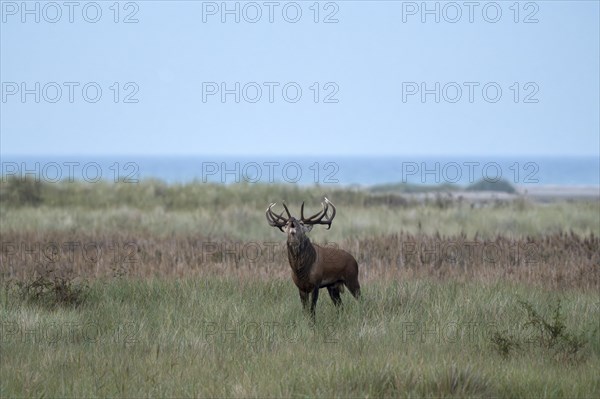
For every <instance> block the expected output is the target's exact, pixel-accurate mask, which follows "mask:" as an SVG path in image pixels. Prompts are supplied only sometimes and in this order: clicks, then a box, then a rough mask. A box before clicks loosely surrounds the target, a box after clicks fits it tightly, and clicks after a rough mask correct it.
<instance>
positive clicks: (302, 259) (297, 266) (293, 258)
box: [287, 236, 316, 278]
mask: <svg viewBox="0 0 600 399" xmlns="http://www.w3.org/2000/svg"><path fill="white" fill-rule="evenodd" d="M287 252H288V259H289V261H290V266H291V268H292V270H293V272H294V273H296V275H297V276H298V277H300V278H303V277H305V276H307V275H308V272H309V271H310V269H311V267H312V265H313V264H314V262H315V259H316V250H315V248H314V247H313V245H312V243H311V242H310V239H309V238H308V237H306V236H304V237H303V238H302V239H300V240H297V241H289V240H288V242H287Z"/></svg>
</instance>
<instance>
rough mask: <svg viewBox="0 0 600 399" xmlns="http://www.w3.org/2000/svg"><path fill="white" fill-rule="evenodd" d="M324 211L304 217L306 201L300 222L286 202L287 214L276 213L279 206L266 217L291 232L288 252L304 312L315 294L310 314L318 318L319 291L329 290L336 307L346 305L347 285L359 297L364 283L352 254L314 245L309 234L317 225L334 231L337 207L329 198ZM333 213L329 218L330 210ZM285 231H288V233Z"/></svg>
mask: <svg viewBox="0 0 600 399" xmlns="http://www.w3.org/2000/svg"><path fill="white" fill-rule="evenodd" d="M321 205H322V207H323V209H322V210H321V211H320V212H318V213H316V214H315V215H313V216H311V217H309V218H305V217H304V202H302V206H301V208H300V220H298V219H296V218H295V217H293V216H292V215H291V214H290V211H289V210H288V208H287V206H286V205H285V202H284V203H283V208H284V209H285V212H286V213H287V218H286V217H283V212H281V214H279V215H277V214H276V213H273V210H272V209H273V207H274V206H275V203H272V204H271V205H269V207H268V208H267V212H266V216H267V221H268V222H269V225H271V226H273V227H277V228H278V229H279V230H281V231H282V232H284V233H287V253H288V260H289V261H290V267H291V268H292V279H293V280H294V283H295V284H296V286H297V287H298V290H299V291H300V299H301V300H302V306H303V308H304V310H307V307H308V296H309V294H310V293H312V301H311V306H310V314H311V316H312V318H313V319H314V318H315V307H316V306H317V299H318V298H319V289H320V288H327V291H329V296H330V297H331V300H332V301H333V303H334V304H335V305H336V306H340V305H341V304H342V298H341V297H340V293H341V292H343V290H344V287H343V285H346V287H348V289H349V290H350V292H351V293H352V295H353V296H354V297H355V298H357V299H358V298H359V297H360V284H359V283H358V263H356V259H354V257H353V256H352V255H350V254H349V253H348V252H346V251H343V250H341V249H336V248H325V247H321V246H319V245H316V244H313V243H311V242H310V239H309V238H308V237H307V236H306V233H308V232H309V231H311V230H312V227H313V225H315V224H324V225H327V230H329V229H330V228H331V222H332V221H333V218H334V217H335V212H336V209H335V206H334V205H333V204H332V203H331V201H329V200H328V199H327V198H325V202H323V203H321ZM330 206H331V209H332V213H331V216H328V215H327V213H328V211H329V207H330ZM284 229H285V230H284Z"/></svg>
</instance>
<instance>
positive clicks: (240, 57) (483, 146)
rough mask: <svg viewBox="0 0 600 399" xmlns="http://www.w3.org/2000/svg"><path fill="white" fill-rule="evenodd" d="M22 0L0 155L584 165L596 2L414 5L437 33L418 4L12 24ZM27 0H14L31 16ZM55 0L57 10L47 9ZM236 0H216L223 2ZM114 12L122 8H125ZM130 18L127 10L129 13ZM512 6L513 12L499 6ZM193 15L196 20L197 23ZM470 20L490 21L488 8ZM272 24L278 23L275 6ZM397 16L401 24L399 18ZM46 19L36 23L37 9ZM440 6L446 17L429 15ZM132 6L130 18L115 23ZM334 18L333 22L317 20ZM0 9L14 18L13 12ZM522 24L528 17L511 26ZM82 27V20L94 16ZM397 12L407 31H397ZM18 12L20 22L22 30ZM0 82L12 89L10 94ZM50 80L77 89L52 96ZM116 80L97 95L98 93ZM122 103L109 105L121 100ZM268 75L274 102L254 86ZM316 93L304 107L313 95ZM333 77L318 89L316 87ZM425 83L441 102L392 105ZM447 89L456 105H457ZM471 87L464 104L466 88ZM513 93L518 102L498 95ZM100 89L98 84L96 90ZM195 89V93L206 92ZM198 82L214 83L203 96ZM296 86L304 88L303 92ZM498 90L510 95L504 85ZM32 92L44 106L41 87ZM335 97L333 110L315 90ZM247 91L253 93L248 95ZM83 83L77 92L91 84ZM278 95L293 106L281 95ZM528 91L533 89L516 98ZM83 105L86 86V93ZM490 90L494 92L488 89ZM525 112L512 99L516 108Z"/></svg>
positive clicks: (107, 10) (410, 100)
mask: <svg viewBox="0 0 600 399" xmlns="http://www.w3.org/2000/svg"><path fill="white" fill-rule="evenodd" d="M21 3H22V2H21V1H18V2H6V1H2V20H1V21H0V22H1V24H0V33H1V38H0V44H1V50H0V55H1V61H0V67H1V71H0V75H1V79H0V80H1V81H2V82H3V92H2V97H3V98H2V102H0V106H1V120H0V128H1V132H2V134H1V138H0V144H1V148H0V152H1V153H2V154H26V155H35V154H45V155H71V154H80V155H100V154H143V155H151V154H157V155H162V154H164V155H177V154H229V155H236V154H245V155H253V154H261V155H271V154H277V155H297V154H314V155H317V154H321V155H323V154H324V155H350V154H363V155H367V154H370V155H377V154H388V155H401V154H414V155H434V156H435V155H473V154H482V155H492V156H493V155H560V154H568V155H594V154H596V155H597V154H598V153H599V151H600V150H599V148H600V143H599V136H600V127H599V123H600V122H599V120H600V116H599V112H600V111H599V109H600V101H599V96H600V94H599V92H600V85H599V73H600V72H599V71H600V66H599V62H600V61H599V60H600V53H599V48H600V43H599V37H600V33H599V22H598V21H599V18H600V12H599V6H598V2H597V1H579V2H577V1H569V2H566V1H564V2H562V1H537V2H520V3H518V5H519V10H520V12H519V15H518V20H519V22H517V23H515V22H514V18H515V9H514V6H513V4H514V3H515V2H514V1H508V2H497V3H494V4H499V5H500V9H501V12H502V15H501V17H500V20H499V21H498V22H497V23H491V22H487V21H486V20H485V19H484V18H483V15H482V13H483V8H484V6H485V5H487V4H489V3H490V2H477V3H478V6H477V7H475V9H474V20H473V22H472V23H470V22H469V15H468V13H469V9H468V8H467V7H466V6H464V5H463V4H464V2H462V1H460V2H457V3H454V4H459V5H460V6H461V12H462V17H461V19H460V20H459V21H458V22H456V23H450V22H447V21H445V19H444V17H446V19H452V18H454V17H455V15H456V9H455V8H453V6H446V2H437V3H436V2H428V3H427V4H428V7H431V8H433V7H436V4H438V7H439V9H440V13H441V14H440V22H439V23H436V22H435V21H434V20H433V18H434V17H435V16H434V15H425V17H426V18H427V20H426V22H425V23H422V22H421V14H420V10H417V13H416V14H415V15H412V12H414V11H415V9H414V7H413V6H415V5H416V6H417V7H419V8H421V4H422V2H421V1H419V2H399V1H398V2H394V1H379V2H367V1H350V2H349V1H337V2H330V3H327V2H321V3H320V5H319V7H320V13H319V16H318V18H319V21H320V22H319V23H314V21H313V19H314V18H315V14H314V8H312V9H311V7H314V6H313V4H314V1H308V2H297V4H299V5H300V8H301V10H302V16H301V18H300V20H299V22H297V23H289V22H286V21H285V20H284V18H283V16H282V9H283V6H284V5H285V4H288V3H290V2H278V3H279V5H278V6H277V7H275V8H274V22H273V23H269V21H268V18H269V16H268V12H269V8H268V7H267V6H265V5H264V2H263V1H258V2H257V3H255V4H258V5H259V6H260V7H261V11H262V13H263V15H262V18H261V19H260V20H259V21H258V22H257V23H248V22H246V21H244V16H246V17H247V18H254V15H255V12H256V8H253V7H254V6H246V8H244V6H245V4H246V2H238V4H239V7H240V10H241V12H242V13H243V10H244V9H245V10H246V11H247V13H246V14H245V15H244V14H241V15H240V19H241V20H240V23H235V22H234V21H233V18H234V16H232V15H228V16H227V15H226V17H227V18H228V20H227V21H226V23H221V19H220V18H221V16H220V14H219V12H217V14H216V15H209V12H210V11H212V10H213V8H211V7H212V6H213V5H214V4H216V6H217V7H221V3H222V2H220V1H219V2H217V3H210V2H194V1H180V2H175V1H137V2H129V3H127V2H121V3H120V6H121V10H120V14H119V16H118V18H119V20H120V22H119V23H114V21H113V18H114V17H115V15H114V10H113V9H111V7H112V5H113V4H114V1H108V2H103V1H100V2H97V3H98V4H99V5H100V8H101V10H102V16H101V18H100V20H99V22H97V23H89V22H86V21H85V20H84V19H83V17H82V8H83V5H85V4H88V3H87V2H80V6H78V7H77V8H75V9H74V15H73V17H74V22H73V23H69V15H68V14H69V9H68V8H67V7H65V6H61V12H62V17H61V19H60V20H59V21H58V22H57V23H49V22H46V21H45V20H44V17H46V18H47V19H53V18H55V15H56V9H53V8H51V7H49V8H46V9H45V11H44V9H43V7H44V5H45V2H38V4H39V7H40V22H39V23H36V22H34V20H33V18H35V15H28V14H26V15H22V12H21V11H22V10H20V9H17V10H15V6H16V7H18V8H20V7H21ZM35 4H36V2H28V6H29V7H31V8H33V7H35ZM58 4H60V5H62V4H63V2H62V1H60V2H58ZM235 4H236V2H228V6H229V7H232V8H233V7H235ZM125 7H127V9H125ZM136 7H137V8H136ZM511 7H512V8H511ZM203 8H204V10H205V11H206V13H205V15H204V17H205V19H206V22H203ZM486 10H487V14H486V15H487V18H488V19H490V18H494V17H495V11H496V10H495V8H494V7H492V6H488V8H487V9H486ZM287 11H288V13H287V16H288V17H289V18H294V15H295V8H294V6H293V5H289V6H288V9H287ZM403 11H404V15H403ZM44 12H46V14H44ZM444 12H445V14H444ZM130 13H135V15H134V18H136V19H137V20H138V22H137V23H130V24H126V23H123V22H122V20H123V19H124V18H125V16H126V15H128V14H130ZM330 13H334V18H336V19H337V20H338V22H337V23H329V24H326V23H323V22H322V20H323V19H324V18H325V16H326V15H328V14H330ZM13 14H14V15H13ZM528 15H531V18H534V19H537V20H538V22H537V23H523V19H525V18H526V17H527V16H528ZM87 16H88V17H89V18H94V16H95V10H94V8H93V7H89V8H88V9H87ZM403 16H404V19H405V20H406V22H403ZM22 17H25V18H26V22H25V23H23V22H21V18H22ZM11 82H14V83H16V84H17V85H16V86H15V85H13V84H12V83H11ZM22 82H25V84H26V85H27V87H28V88H34V87H35V86H34V84H35V82H40V96H41V98H40V102H39V103H36V102H35V101H34V94H29V95H27V96H26V97H25V102H24V103H23V102H22V99H21V97H20V94H21V93H20V92H18V93H16V94H14V95H11V94H10V92H11V91H14V90H15V88H17V89H18V90H19V91H20V90H21V87H20V85H21V83H22ZM48 82H57V83H58V84H59V85H61V86H62V97H61V99H60V100H59V101H58V102H57V103H50V102H48V101H47V100H46V99H45V98H44V93H43V91H44V90H43V87H44V85H46V84H47V83H48ZM64 82H77V83H79V86H76V87H75V88H74V90H75V91H74V93H75V96H74V102H73V103H70V102H69V98H68V97H69V96H68V88H67V86H65V85H64ZM88 82H96V83H97V84H98V85H99V86H100V87H101V89H102V97H101V98H100V100H99V101H98V102H96V103H88V102H86V101H85V100H84V99H83V97H82V95H81V88H82V87H83V85H84V84H86V83H88ZM114 82H118V83H119V85H118V86H119V87H120V93H119V94H120V98H119V102H118V103H115V102H114V98H113V95H114V91H115V90H114V86H112V85H113V83H114ZM128 82H134V83H135V85H137V87H138V88H139V91H138V92H137V93H136V94H135V95H134V96H133V98H134V99H137V100H139V101H138V102H137V103H123V97H124V95H125V94H127V93H130V92H132V91H133V90H134V87H135V86H134V85H130V86H127V87H125V84H126V83H128ZM203 82H216V83H217V84H220V83H221V82H225V83H226V85H227V86H228V87H234V84H235V82H240V84H241V87H243V86H244V85H245V84H246V83H248V82H257V83H258V84H259V85H260V86H261V87H262V90H263V93H262V94H263V95H262V98H261V99H260V100H259V101H258V102H257V103H251V102H249V101H246V100H244V98H243V93H240V94H241V95H242V98H241V99H240V102H239V103H236V102H235V101H234V95H228V96H227V97H226V102H225V103H222V102H221V99H220V97H219V95H214V96H207V101H206V102H203V98H202V97H203V96H202V93H203ZM264 82H277V83H278V84H279V86H276V87H275V91H274V94H275V97H274V102H273V103H270V102H269V99H268V86H267V85H265V84H264ZM289 82H295V83H297V84H298V85H299V86H300V87H301V89H302V96H301V97H300V99H299V101H298V102H296V103H288V102H286V101H285V99H284V98H283V96H282V94H281V88H282V87H283V85H285V84H286V83H289ZM314 82H319V86H320V89H319V94H320V98H319V102H318V103H315V102H314V98H313V95H314V92H315V90H314V86H312V85H313V83H314ZM329 82H331V83H333V84H330V85H329V86H325V85H326V84H327V83H329ZM403 82H415V83H417V85H420V84H421V83H422V82H424V83H425V84H426V85H427V87H429V88H434V87H435V83H436V82H439V83H440V95H441V98H440V102H439V103H436V102H435V101H434V95H433V94H430V95H428V96H427V97H426V98H425V100H426V101H425V103H423V102H421V99H420V96H419V94H417V95H413V96H407V97H406V102H403V98H402V97H403V86H404V89H405V92H404V94H405V96H406V95H407V93H406V90H407V89H410V88H414V87H415V86H413V85H412V84H410V83H409V84H406V83H404V84H403ZM449 82H456V83H457V84H458V85H459V86H461V87H462V91H463V93H462V97H461V99H460V100H459V101H458V102H456V103H451V102H449V101H447V100H445V99H444V96H443V95H444V94H446V97H447V98H448V99H450V98H451V97H455V95H456V91H455V88H456V86H455V85H454V84H451V85H449V86H446V89H447V91H446V92H445V93H444V92H443V89H442V88H443V87H444V85H445V84H447V83H449ZM465 82H476V83H474V84H478V86H474V90H475V91H474V99H473V102H472V103H471V102H469V98H468V97H469V93H468V84H467V85H465ZM489 82H495V84H497V85H498V86H499V87H500V88H501V89H502V97H501V98H500V99H499V101H498V102H496V103H491V102H488V101H486V99H485V98H484V97H483V96H482V92H481V89H482V87H483V86H484V85H485V84H486V83H489ZM514 82H518V86H519V99H518V102H517V103H515V101H514V95H515V89H516V86H513V84H514ZM111 86H112V87H113V89H111V88H110V87H111ZM205 86H206V85H205ZM210 87H213V86H210ZM311 87H313V89H311ZM511 87H512V88H511ZM46 88H47V91H46V93H45V94H46V98H48V99H50V98H52V97H54V96H55V91H54V90H55V88H54V87H53V86H52V85H49V86H47V87H46ZM336 88H337V89H338V91H337V93H336V94H335V95H334V96H333V98H334V99H337V100H338V102H337V103H324V102H323V97H324V96H325V95H326V94H328V93H331V92H333V91H334V90H336ZM247 89H248V91H247V92H246V95H247V97H248V98H250V97H254V96H255V91H254V90H255V88H254V87H253V86H251V85H250V86H247ZM90 90H92V89H90ZM290 90H291V91H289V92H288V93H289V94H290V96H293V95H294V91H293V89H290ZM535 91H537V92H536V93H535V94H532V93H533V92H535ZM90 93H91V94H90V96H91V95H93V92H92V91H90ZM488 94H489V95H490V96H493V95H494V88H493V86H491V88H490V89H489V91H488ZM528 94H532V96H531V97H530V98H531V99H534V100H538V102H537V103H526V102H524V100H525V97H526V96H527V95H528Z"/></svg>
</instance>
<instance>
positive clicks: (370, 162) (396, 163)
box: [0, 154, 600, 188]
mask: <svg viewBox="0 0 600 399" xmlns="http://www.w3.org/2000/svg"><path fill="white" fill-rule="evenodd" d="M0 173H1V176H2V179H3V180H5V179H6V178H9V177H10V176H13V177H25V176H29V177H36V178H38V179H39V180H41V181H47V182H57V181H61V180H71V181H80V180H83V181H91V182H94V181H100V180H105V181H123V180H126V181H130V182H137V181H143V180H148V179H155V180H160V181H163V182H165V183H167V184H177V183H190V182H202V183H224V184H232V183H240V182H244V181H245V182H248V183H297V184H300V185H311V184H319V185H324V186H326V185H341V186H361V187H371V186H379V185H387V184H401V183H407V184H418V185H433V186H435V185H441V184H455V185H458V186H468V185H470V184H473V183H476V182H478V181H481V180H485V181H497V180H504V181H508V182H509V183H511V184H513V185H515V186H518V187H525V188H527V187H534V186H592V187H596V186H600V160H599V159H598V157H597V156H594V155H589V156H588V155H583V156H576V155H562V156H558V155H531V156H525V155H515V156H511V155H504V156H492V155H490V156H484V155H475V156H467V155H457V156H452V155H446V156H420V155H385V156H373V155H331V156H327V155H316V156H310V155H289V156H276V157H273V156H267V155H243V156H242V155H121V154H120V155H58V156H53V155H17V154H3V155H2V156H1V172H0Z"/></svg>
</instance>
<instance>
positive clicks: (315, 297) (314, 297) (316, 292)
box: [310, 287, 319, 321]
mask: <svg viewBox="0 0 600 399" xmlns="http://www.w3.org/2000/svg"><path fill="white" fill-rule="evenodd" d="M318 299H319V288H318V287H317V288H315V289H314V290H313V292H312V302H311V304H310V315H311V317H312V319H313V321H314V320H315V309H316V308H317V300H318Z"/></svg>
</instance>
